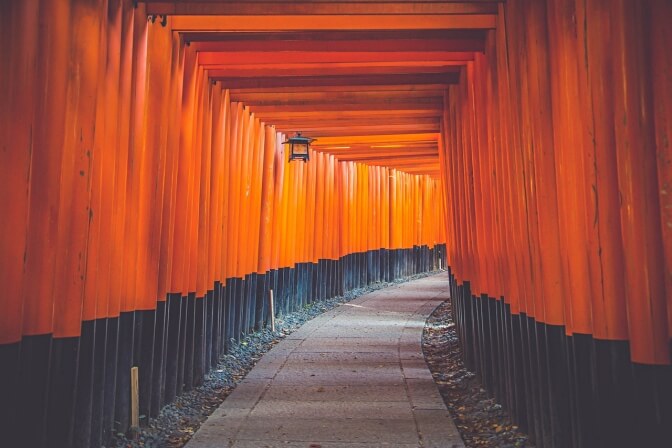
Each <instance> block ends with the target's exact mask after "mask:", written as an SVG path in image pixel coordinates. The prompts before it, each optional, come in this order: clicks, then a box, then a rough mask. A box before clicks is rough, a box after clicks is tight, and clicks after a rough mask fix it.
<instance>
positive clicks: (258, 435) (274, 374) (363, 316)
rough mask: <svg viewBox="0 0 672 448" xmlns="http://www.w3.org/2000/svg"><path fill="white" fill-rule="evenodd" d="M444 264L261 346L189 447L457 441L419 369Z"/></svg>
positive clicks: (441, 295) (453, 444) (443, 284)
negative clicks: (430, 273)
mask: <svg viewBox="0 0 672 448" xmlns="http://www.w3.org/2000/svg"><path fill="white" fill-rule="evenodd" d="M447 297H448V279H447V276H446V274H445V273H442V274H438V275H435V276H432V277H426V278H423V279H420V280H416V281H413V282H409V283H404V284H400V285H395V286H393V287H390V288H386V289H381V290H378V291H375V292H373V293H370V294H367V295H365V296H362V297H359V298H357V299H356V300H353V301H352V302H349V303H347V304H344V305H341V306H339V307H338V308H335V309H333V310H331V311H329V312H326V313H325V314H323V315H321V316H318V317H317V318H315V319H313V320H311V321H309V322H307V323H306V324H304V325H303V326H302V327H301V328H300V329H299V330H298V331H296V332H294V333H293V334H291V335H289V336H288V337H287V338H286V339H284V340H283V341H282V342H280V343H279V344H278V345H276V346H275V347H274V348H273V349H272V350H271V351H269V352H268V353H267V354H265V355H264V356H263V358H262V359H261V360H260V361H259V362H258V363H257V365H256V366H255V367H254V368H253V369H252V370H251V371H250V373H249V374H248V375H247V377H246V378H245V379H244V380H243V381H242V382H241V383H240V384H239V385H238V386H237V387H236V389H235V390H234V391H233V392H232V393H231V395H229V397H228V398H227V399H226V400H225V401H224V403H222V405H221V406H220V407H219V408H218V409H217V410H216V411H215V412H214V413H213V414H212V415H211V416H210V417H209V418H208V420H207V421H206V422H205V423H204V424H203V425H202V426H201V428H200V429H199V430H198V431H197V432H196V434H195V435H194V437H193V438H192V439H191V441H190V442H189V443H188V444H187V448H206V447H208V448H210V447H236V448H238V447H240V448H243V447H245V448H263V447H290V448H294V447H304V448H335V447H343V448H355V447H356V448H373V447H404V448H406V447H409V448H410V447H437V448H438V447H441V448H458V447H464V444H463V442H462V439H461V438H460V435H459V433H458V432H457V429H456V428H455V425H454V423H453V421H452V420H451V418H450V415H449V414H448V411H447V410H446V407H445V405H444V403H443V400H442V398H441V396H440V395H439V392H438V390H437V388H436V386H435V384H434V381H433V379H432V375H431V374H430V372H429V370H428V369H427V365H426V364H425V361H424V357H423V354H422V348H421V338H422V330H423V327H424V323H425V319H426V318H427V316H429V314H431V312H432V310H434V308H435V307H436V306H437V305H438V304H439V303H441V302H442V301H444V300H445V299H446V298H447Z"/></svg>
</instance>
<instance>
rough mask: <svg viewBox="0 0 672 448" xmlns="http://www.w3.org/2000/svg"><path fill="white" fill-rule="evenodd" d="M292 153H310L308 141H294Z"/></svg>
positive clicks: (302, 154) (300, 154) (297, 154)
mask: <svg viewBox="0 0 672 448" xmlns="http://www.w3.org/2000/svg"><path fill="white" fill-rule="evenodd" d="M292 153H293V154H294V155H296V156H307V155H308V143H293V144H292Z"/></svg>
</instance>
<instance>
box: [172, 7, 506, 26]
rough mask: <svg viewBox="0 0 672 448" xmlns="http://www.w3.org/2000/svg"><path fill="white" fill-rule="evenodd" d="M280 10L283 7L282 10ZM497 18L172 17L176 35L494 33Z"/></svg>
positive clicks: (463, 15) (367, 16) (474, 15)
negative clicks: (188, 33)
mask: <svg viewBox="0 0 672 448" xmlns="http://www.w3.org/2000/svg"><path fill="white" fill-rule="evenodd" d="M281 7H284V5H283V6H281ZM495 19H496V15H495V14H399V15H376V14H363V15H334V14H325V15H296V14H295V15H291V14H282V15H224V16H208V15H192V16H185V15H180V16H172V17H170V20H169V25H170V27H171V28H172V29H173V30H174V31H222V32H242V31H245V32H247V31H301V30H425V29H494V28H495Z"/></svg>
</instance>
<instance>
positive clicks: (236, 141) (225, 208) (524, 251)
mask: <svg viewBox="0 0 672 448" xmlns="http://www.w3.org/2000/svg"><path fill="white" fill-rule="evenodd" d="M670 19H672V2H670V1H668V0H657V1H654V0H641V1H640V0H508V1H506V2H496V1H461V2H457V1H406V2H394V1H390V0H388V1H377V0H371V1H364V2H326V1H319V0H305V1H301V2H298V1H297V2H280V1H278V0H275V1H274V0H250V1H245V2H216V1H205V0H203V1H164V2H161V1H145V2H134V1H131V0H62V1H52V0H25V1H18V0H17V1H12V0H8V1H2V2H0V42H2V45H1V46H0V61H1V63H0V98H1V101H0V114H1V115H0V145H2V146H1V149H0V179H1V182H2V187H1V190H0V197H1V199H0V285H2V291H1V293H0V308H1V310H0V427H1V428H0V429H1V430H0V445H3V446H8V447H20V446H29V447H42V446H54V447H63V446H78V447H85V446H92V447H97V446H100V445H101V444H103V443H104V442H105V440H107V439H108V438H109V437H110V434H112V433H116V432H124V431H126V430H127V429H128V427H129V425H130V413H131V411H130V407H131V398H130V395H131V394H130V389H131V386H130V383H131V379H130V378H131V373H130V372H131V369H132V368H133V367H137V368H138V371H139V393H140V403H139V406H140V413H141V414H142V415H144V416H156V415H157V413H158V412H159V410H160V409H161V407H162V406H163V405H164V404H166V403H169V402H171V401H172V400H174V399H175V397H176V395H179V394H181V393H182V392H183V391H185V390H189V389H192V388H194V387H196V386H198V385H199V384H201V383H202V381H203V379H204V375H205V374H206V373H207V372H208V371H209V370H210V369H211V368H212V366H213V365H215V364H216V362H217V360H218V358H219V357H220V355H222V354H224V353H226V351H227V348H228V346H229V344H230V341H231V340H236V339H239V338H240V337H241V335H243V334H245V333H248V332H251V331H254V330H257V329H259V328H262V327H264V326H265V325H266V324H267V322H268V320H269V306H268V301H267V300H266V296H268V295H269V290H271V289H272V290H273V291H274V294H275V299H276V307H275V312H276V313H277V314H283V313H287V312H291V311H292V310H295V309H297V308H298V307H301V306H304V305H305V304H306V303H309V302H312V301H318V300H323V299H325V298H328V297H332V296H336V295H340V294H343V293H344V292H347V291H349V290H352V289H354V288H357V287H360V286H363V285H366V284H369V283H374V282H380V281H390V280H393V279H399V278H405V277H408V276H410V275H412V274H414V273H419V272H425V271H432V270H437V269H440V268H442V267H444V268H446V267H447V268H448V269H449V276H450V280H451V290H452V299H451V300H452V306H453V308H454V314H455V320H456V324H457V329H458V333H459V341H460V344H461V346H462V349H463V353H464V361H465V363H466V365H467V366H468V368H470V369H472V370H474V371H476V372H477V373H478V375H479V376H480V378H481V379H482V381H483V384H484V386H485V387H486V388H487V389H488V391H489V392H490V393H491V394H492V395H493V396H494V397H495V398H496V399H497V400H498V401H499V402H501V403H502V404H503V405H504V406H505V407H506V408H508V410H509V411H510V413H511V415H512V416H513V418H514V420H515V421H516V422H517V423H518V424H519V425H520V426H521V427H522V428H523V429H524V430H525V431H527V432H528V433H530V435H531V437H532V438H533V440H535V441H536V444H537V446H539V447H554V448H561V447H572V446H576V447H589V448H593V447H620V446H628V447H635V446H642V447H644V446H647V447H654V446H655V447H663V446H672V442H670V440H672V436H670V435H669V433H665V430H664V428H666V427H667V428H669V427H670V425H671V424H672V369H671V367H670V355H671V353H670V340H671V336H672V216H671V214H672V184H671V182H672V165H671V161H672V156H671V154H670V151H671V148H670V137H671V136H672V133H671V128H672V52H671V51H670V48H671V47H672V31H670V30H671V28H670V25H669V22H670ZM296 131H301V132H303V133H304V135H306V136H309V137H314V138H317V139H318V140H316V141H315V142H314V143H313V148H312V150H311V154H310V160H309V161H308V162H307V163H303V162H297V161H292V162H291V163H290V162H288V157H287V151H288V150H287V148H286V145H283V144H282V142H283V141H284V140H285V138H286V137H287V136H291V135H293V134H294V132H296ZM143 422H146V419H143Z"/></svg>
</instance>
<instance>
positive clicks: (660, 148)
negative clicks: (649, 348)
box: [649, 0, 672, 339]
mask: <svg viewBox="0 0 672 448" xmlns="http://www.w3.org/2000/svg"><path fill="white" fill-rule="evenodd" d="M671 8H672V4H670V3H669V2H665V1H660V0H657V1H654V2H652V3H651V6H650V16H649V17H650V21H651V22H650V27H649V30H650V34H649V36H650V37H649V38H650V42H651V43H650V45H651V64H652V67H651V77H652V89H653V92H654V94H653V114H654V122H655V129H656V153H657V154H658V188H659V192H658V196H659V200H660V211H661V216H660V219H661V228H662V233H663V245H664V246H663V249H664V256H665V294H666V297H667V316H668V319H667V328H668V332H669V335H670V338H671V339H672V275H670V274H671V273H672V207H671V205H672V204H671V203H670V199H669V195H668V194H667V193H669V191H670V187H671V186H672V170H671V167H672V159H671V154H670V151H671V147H670V140H671V139H672V137H671V136H672V86H671V85H670V78H669V77H665V74H666V73H670V72H671V71H672V57H671V56H670V52H669V47H668V43H669V42H672V35H671V34H670V32H671V31H670V28H669V27H668V26H667V25H666V24H665V18H666V17H669V16H670V13H672V10H671Z"/></svg>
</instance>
